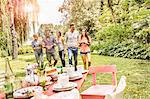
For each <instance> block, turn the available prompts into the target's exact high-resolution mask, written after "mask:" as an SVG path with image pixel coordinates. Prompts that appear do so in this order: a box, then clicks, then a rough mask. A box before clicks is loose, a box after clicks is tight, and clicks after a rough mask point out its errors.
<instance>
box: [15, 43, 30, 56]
mask: <svg viewBox="0 0 150 99" xmlns="http://www.w3.org/2000/svg"><path fill="white" fill-rule="evenodd" d="M27 53H33V49H32V47H31V46H29V45H26V46H22V47H20V48H19V51H18V54H19V55H20V54H27Z"/></svg>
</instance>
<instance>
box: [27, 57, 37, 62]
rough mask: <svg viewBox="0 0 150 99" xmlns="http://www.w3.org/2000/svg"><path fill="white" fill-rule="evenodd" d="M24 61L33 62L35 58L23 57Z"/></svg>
mask: <svg viewBox="0 0 150 99" xmlns="http://www.w3.org/2000/svg"><path fill="white" fill-rule="evenodd" d="M25 61H26V62H34V61H35V59H34V58H31V59H25Z"/></svg>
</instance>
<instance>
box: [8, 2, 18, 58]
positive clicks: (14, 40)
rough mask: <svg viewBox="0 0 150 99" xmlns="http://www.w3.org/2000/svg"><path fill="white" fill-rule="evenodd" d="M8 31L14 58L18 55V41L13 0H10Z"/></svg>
mask: <svg viewBox="0 0 150 99" xmlns="http://www.w3.org/2000/svg"><path fill="white" fill-rule="evenodd" d="M10 5H11V8H10V31H11V36H12V59H16V58H17V56H18V43H17V33H16V31H15V26H14V15H15V14H14V7H13V0H10Z"/></svg>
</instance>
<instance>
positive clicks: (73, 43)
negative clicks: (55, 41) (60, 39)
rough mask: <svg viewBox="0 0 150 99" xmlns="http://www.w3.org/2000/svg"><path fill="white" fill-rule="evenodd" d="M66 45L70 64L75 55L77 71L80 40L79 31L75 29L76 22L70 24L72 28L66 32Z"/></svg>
mask: <svg viewBox="0 0 150 99" xmlns="http://www.w3.org/2000/svg"><path fill="white" fill-rule="evenodd" d="M65 40H66V46H67V48H68V58H69V64H70V65H73V64H72V55H73V57H74V66H75V71H77V56H78V45H79V43H78V41H79V32H78V31H75V26H74V24H73V23H72V24H70V30H69V31H68V32H67V33H66V34H65Z"/></svg>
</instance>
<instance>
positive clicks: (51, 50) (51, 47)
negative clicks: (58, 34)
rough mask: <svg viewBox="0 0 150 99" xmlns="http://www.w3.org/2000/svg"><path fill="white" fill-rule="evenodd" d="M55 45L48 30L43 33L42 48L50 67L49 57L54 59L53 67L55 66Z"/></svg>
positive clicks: (53, 38) (54, 40)
mask: <svg viewBox="0 0 150 99" xmlns="http://www.w3.org/2000/svg"><path fill="white" fill-rule="evenodd" d="M55 44H56V39H55V37H54V36H53V35H52V34H51V33H50V31H49V30H46V31H45V38H44V40H43V46H44V48H46V57H47V60H48V61H49V65H51V57H53V59H54V66H55V65H56V64H57V57H56V54H55Z"/></svg>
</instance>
